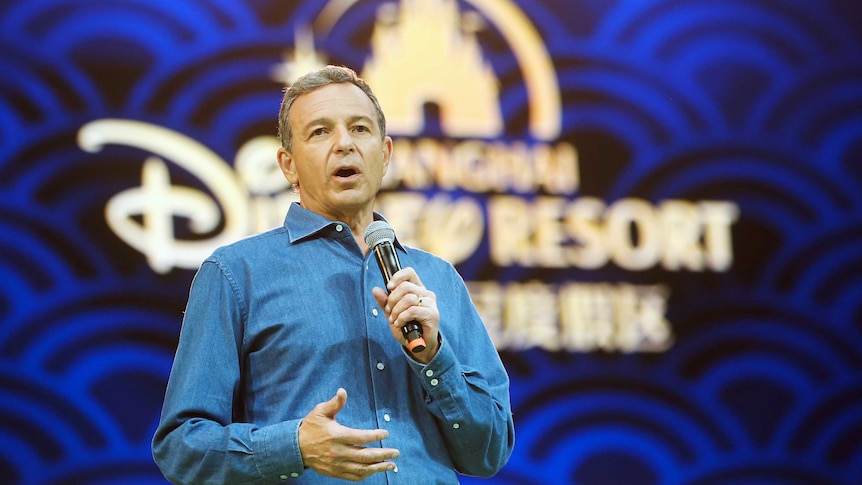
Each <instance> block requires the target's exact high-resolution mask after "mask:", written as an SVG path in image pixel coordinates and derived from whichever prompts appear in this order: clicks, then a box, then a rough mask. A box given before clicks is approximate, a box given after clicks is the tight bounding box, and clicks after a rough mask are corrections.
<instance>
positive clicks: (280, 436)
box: [252, 419, 303, 480]
mask: <svg viewBox="0 0 862 485" xmlns="http://www.w3.org/2000/svg"><path fill="white" fill-rule="evenodd" d="M301 422H302V420H301V419H295V420H291V421H284V422H281V423H277V424H274V425H271V426H266V427H263V428H260V429H258V430H257V431H256V432H254V433H253V434H252V443H253V445H254V448H253V449H254V450H257V451H259V453H255V455H254V461H255V465H256V466H257V469H258V471H259V472H260V474H261V475H262V476H264V477H278V478H280V479H281V480H289V479H291V478H298V477H300V476H301V475H302V471H303V464H302V453H301V451H300V449H299V424H300V423H301Z"/></svg>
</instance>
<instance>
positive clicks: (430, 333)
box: [371, 267, 440, 364]
mask: <svg viewBox="0 0 862 485" xmlns="http://www.w3.org/2000/svg"><path fill="white" fill-rule="evenodd" d="M387 288H388V289H389V293H388V294H387V293H386V291H385V290H383V288H373V289H372V290H371V292H372V294H373V295H374V299H375V300H377V304H378V305H380V308H382V309H383V312H384V313H385V314H386V318H388V319H389V330H390V331H391V332H392V336H394V337H395V339H396V340H398V342H400V343H401V345H406V342H405V340H404V333H403V332H402V331H401V327H403V326H404V325H405V324H407V323H409V322H412V321H416V322H418V323H419V324H420V325H422V337H424V338H425V343H426V344H427V347H426V348H425V350H423V351H422V352H417V353H415V354H411V355H412V356H413V358H414V359H416V360H417V361H419V362H422V363H423V364H427V363H428V362H431V359H433V358H434V356H435V355H437V349H438V347H439V345H438V335H437V334H438V332H439V325H440V312H439V311H438V310H437V296H436V295H435V294H434V292H433V291H431V290H429V289H428V288H425V286H424V285H422V280H420V279H419V275H417V274H416V271H415V270H413V268H410V267H407V268H402V269H401V270H400V271H397V272H396V273H395V274H393V275H392V277H391V278H390V279H389V285H388V286H387Z"/></svg>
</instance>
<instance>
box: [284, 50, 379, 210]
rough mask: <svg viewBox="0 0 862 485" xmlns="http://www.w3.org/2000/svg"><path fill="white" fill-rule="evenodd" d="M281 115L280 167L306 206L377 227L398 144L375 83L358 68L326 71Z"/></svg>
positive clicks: (296, 90)
mask: <svg viewBox="0 0 862 485" xmlns="http://www.w3.org/2000/svg"><path fill="white" fill-rule="evenodd" d="M280 117H281V118H280V120H279V126H280V128H281V130H280V131H281V133H280V135H281V139H282V145H283V146H282V147H281V148H279V150H278V155H277V156H278V165H279V167H280V168H281V171H282V173H283V174H284V177H285V178H286V179H287V180H288V182H290V183H291V184H292V185H293V186H294V187H295V188H297V189H298V191H299V198H300V203H301V204H302V206H303V207H305V208H306V209H308V210H311V211H313V212H316V213H318V214H321V215H323V216H325V217H327V218H329V219H331V220H340V221H343V222H347V223H348V224H351V227H354V225H355V226H356V227H359V225H362V224H367V223H369V222H370V221H371V218H372V210H373V207H374V198H375V196H376V195H377V192H378V191H379V190H380V187H381V185H382V183H383V176H384V175H385V174H386V171H387V169H388V167H389V159H390V157H391V156H392V139H391V138H389V137H388V136H386V134H385V132H384V131H383V130H385V121H384V119H383V112H382V110H381V109H380V104H379V103H378V102H377V98H375V97H374V95H373V94H372V93H371V89H370V88H369V87H368V85H367V84H366V83H365V82H363V81H362V80H361V79H359V78H358V77H357V76H356V73H354V72H353V71H351V70H350V69H347V68H342V67H333V66H330V67H326V68H324V69H322V70H320V71H316V72H313V73H311V74H308V75H306V76H303V77H302V78H300V79H299V80H298V81H297V82H296V83H294V84H293V85H292V86H291V87H290V88H289V89H288V90H287V92H286V93H285V97H284V102H283V103H282V108H281V115H280ZM354 222H355V224H354Z"/></svg>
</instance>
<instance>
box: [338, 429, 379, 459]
mask: <svg viewBox="0 0 862 485" xmlns="http://www.w3.org/2000/svg"><path fill="white" fill-rule="evenodd" d="M388 437H389V431H386V430H385V429H354V428H347V427H345V428H344V429H343V430H342V433H341V436H340V440H341V441H342V442H343V443H349V444H351V445H353V446H355V447H356V449H357V450H362V449H368V450H371V453H373V452H374V451H375V450H376V451H380V450H381V449H382V448H362V446H360V445H367V444H371V443H377V442H378V441H383V440H385V439H386V438H388ZM387 449H388V448H387ZM390 451H391V450H390ZM384 455H385V453H384ZM386 458H387V456H381V457H378V459H377V460H376V461H379V460H383V459H386Z"/></svg>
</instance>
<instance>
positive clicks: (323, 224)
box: [284, 202, 407, 252]
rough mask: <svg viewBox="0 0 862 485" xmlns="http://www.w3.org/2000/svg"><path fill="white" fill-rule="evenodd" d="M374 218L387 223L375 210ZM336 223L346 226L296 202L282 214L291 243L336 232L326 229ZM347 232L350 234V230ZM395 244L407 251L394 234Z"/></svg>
mask: <svg viewBox="0 0 862 485" xmlns="http://www.w3.org/2000/svg"><path fill="white" fill-rule="evenodd" d="M374 220H375V221H384V222H387V223H388V221H386V218H384V217H383V216H382V215H380V214H379V213H377V212H375V213H374ZM337 224H342V225H344V226H346V224H344V223H343V222H338V221H332V220H329V219H327V218H325V217H323V216H322V215H320V214H318V213H316V212H312V211H310V210H308V209H306V208H304V207H302V206H301V205H299V204H298V203H297V202H293V203H292V204H291V205H290V210H288V211H287V215H286V216H284V227H285V229H287V237H288V240H289V241H290V243H291V244H294V243H297V242H299V241H302V240H304V239H311V238H313V237H317V236H326V235H327V234H333V233H336V232H335V231H330V230H328V229H330V228H333V227H334V226H336V225H337ZM336 234H339V233H336ZM347 234H350V232H348V233H347ZM395 246H396V247H397V248H399V249H401V250H402V251H404V252H406V251H407V249H406V248H405V247H404V246H402V245H401V242H400V241H398V236H395Z"/></svg>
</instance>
